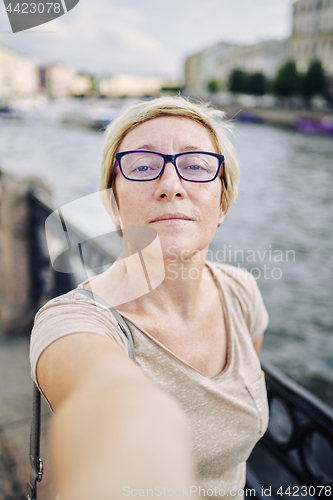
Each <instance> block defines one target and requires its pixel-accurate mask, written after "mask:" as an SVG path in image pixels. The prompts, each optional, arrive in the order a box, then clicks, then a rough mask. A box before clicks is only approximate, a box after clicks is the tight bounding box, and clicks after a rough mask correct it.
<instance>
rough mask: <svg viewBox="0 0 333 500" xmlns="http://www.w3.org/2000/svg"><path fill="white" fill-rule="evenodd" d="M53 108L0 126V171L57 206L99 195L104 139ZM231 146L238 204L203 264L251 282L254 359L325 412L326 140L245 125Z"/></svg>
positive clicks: (329, 299) (331, 202) (328, 329)
mask: <svg viewBox="0 0 333 500" xmlns="http://www.w3.org/2000/svg"><path fill="white" fill-rule="evenodd" d="M53 107H54V109H53V111H52V106H49V108H48V109H46V110H44V111H43V112H40V113H35V114H33V115H31V116H30V117H28V118H26V119H24V120H20V121H16V120H15V121H14V120H13V121H10V120H3V121H1V122H0V167H1V168H2V169H3V170H5V171H8V172H12V173H16V174H20V175H29V176H31V175H36V176H38V177H40V178H42V179H43V180H44V181H45V183H46V184H48V185H49V186H50V187H51V188H52V190H53V194H54V206H55V207H58V206H61V205H63V204H65V203H68V202H70V201H72V200H75V199H77V198H79V197H82V196H85V195H87V194H90V193H93V192H95V191H97V189H98V184H99V165H100V160H101V152H102V146H103V134H102V133H100V132H96V131H91V130H86V129H79V128H70V127H68V126H65V125H62V124H61V123H60V122H59V121H58V120H57V119H56V118H55V115H56V113H55V111H54V110H55V109H56V105H55V104H54V105H53ZM231 139H232V141H233V143H234V144H235V146H236V150H237V153H238V156H239V159H240V164H241V184H240V193H239V199H238V201H237V202H236V204H235V205H234V207H232V208H231V210H230V212H229V213H228V214H227V216H226V219H225V221H224V223H223V224H222V226H221V227H220V228H219V229H218V231H217V233H216V235H215V237H214V240H213V242H212V244H211V247H210V256H211V257H213V259H214V260H217V261H219V262H225V263H230V264H233V265H236V266H237V265H240V266H241V267H245V268H247V269H248V270H249V271H250V272H252V274H253V275H254V276H255V277H256V278H257V280H258V285H259V287H260V290H261V292H262V294H263V297H264V301H265V304H266V307H267V309H268V312H269V315H270V324H269V327H268V330H267V333H266V335H265V340H264V343H263V348H262V357H263V358H265V359H266V360H267V361H269V362H271V363H272V364H274V365H276V366H277V367H279V368H280V369H282V371H284V372H285V373H286V374H288V375H289V376H290V377H291V378H293V379H294V380H296V381H297V382H298V383H300V384H301V385H302V386H304V387H306V388H307V389H309V390H310V391H311V392H313V393H314V394H316V395H317V396H319V397H320V398H321V399H322V400H324V401H325V402H326V403H328V404H329V405H330V406H332V407H333V286H332V283H333V253H332V248H333V196H332V186H333V140H332V138H330V137H324V136H308V135H303V134H301V133H299V132H296V131H292V130H287V129H282V128H277V127H273V126H268V125H263V124H244V123H235V125H234V129H233V134H232V136H231ZM73 216H74V218H76V219H75V220H76V222H77V224H78V225H80V226H81V227H84V224H86V225H87V221H84V220H82V219H81V220H80V213H75V214H74V215H73ZM88 222H89V221H88ZM87 230H89V228H88V229H87Z"/></svg>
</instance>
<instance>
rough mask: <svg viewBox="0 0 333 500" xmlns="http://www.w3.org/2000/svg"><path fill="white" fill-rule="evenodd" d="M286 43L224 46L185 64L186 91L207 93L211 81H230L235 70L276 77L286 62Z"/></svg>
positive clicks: (219, 45)
mask: <svg viewBox="0 0 333 500" xmlns="http://www.w3.org/2000/svg"><path fill="white" fill-rule="evenodd" d="M286 54H287V44H286V41H285V40H266V41H262V42H258V43H255V44H252V45H235V44H228V43H224V42H221V43H219V44H216V45H214V46H212V47H209V48H208V49H205V50H203V51H202V52H200V53H199V54H194V55H192V56H190V57H188V59H187V60H186V62H185V81H186V89H187V91H188V92H190V93H195V94H203V93H205V92H207V84H208V82H209V81H210V80H218V81H220V82H224V83H225V84H226V83H227V81H228V78H229V75H230V73H231V72H232V71H233V70H234V69H236V68H237V69H242V70H243V71H248V72H256V71H260V72H262V73H264V74H265V75H267V76H270V77H272V76H274V75H275V73H276V71H277V69H278V68H279V67H280V66H281V64H283V62H284V61H285V59H286Z"/></svg>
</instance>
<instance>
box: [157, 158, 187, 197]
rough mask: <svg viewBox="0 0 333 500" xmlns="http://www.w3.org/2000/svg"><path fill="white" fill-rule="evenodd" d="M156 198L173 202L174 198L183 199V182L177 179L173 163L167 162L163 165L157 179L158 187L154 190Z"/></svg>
mask: <svg viewBox="0 0 333 500" xmlns="http://www.w3.org/2000/svg"><path fill="white" fill-rule="evenodd" d="M155 194H156V196H157V198H168V199H170V200H173V199H174V198H175V197H176V196H177V197H178V198H183V197H184V196H185V194H186V191H185V189H184V186H183V181H182V179H181V178H180V177H179V175H178V172H177V170H176V167H175V165H174V164H173V163H171V162H169V163H167V164H166V165H165V167H164V170H163V173H162V175H161V177H159V178H158V185H157V188H156V193H155Z"/></svg>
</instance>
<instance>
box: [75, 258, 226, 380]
mask: <svg viewBox="0 0 333 500" xmlns="http://www.w3.org/2000/svg"><path fill="white" fill-rule="evenodd" d="M205 266H206V267H207V268H208V269H209V271H210V272H211V275H212V277H213V279H214V283H215V285H216V286H217V289H218V291H219V296H220V302H221V306H222V311H223V317H224V322H225V329H226V337H227V362H226V365H225V366H224V368H223V370H222V371H221V372H220V373H218V374H217V375H215V377H209V376H208V375H206V374H205V373H202V372H201V371H200V370H198V369H197V368H195V367H194V366H192V365H191V364H190V363H188V362H187V361H185V360H183V359H182V358H180V357H179V356H178V355H177V354H175V353H174V352H172V351H171V350H170V349H168V348H167V347H166V346H165V345H164V344H162V343H161V342H160V341H159V340H157V339H156V338H155V337H153V336H152V335H151V334H150V333H148V332H147V331H146V330H145V329H144V328H142V326H140V325H139V324H138V323H137V322H136V321H135V320H133V319H132V318H131V317H129V316H128V315H127V314H126V313H120V311H118V312H119V313H120V314H121V315H122V316H123V317H124V318H125V319H126V320H127V321H129V322H130V323H132V325H133V326H135V328H137V329H138V330H139V331H140V332H142V333H143V334H144V335H145V336H146V337H148V338H149V339H150V340H151V341H152V342H154V344H156V345H157V346H158V347H159V348H160V349H162V350H163V351H165V352H166V353H167V354H168V355H169V356H171V357H172V358H173V359H174V360H175V361H178V362H179V363H181V364H182V365H185V366H186V367H188V368H190V369H192V370H194V371H195V372H197V373H198V374H199V375H201V376H202V377H204V378H206V379H208V380H217V379H219V378H220V377H221V376H222V375H224V374H225V373H226V372H227V370H228V369H229V366H230V364H231V356H232V337H231V330H230V317H229V312H228V307H227V303H226V297H225V294H224V291H223V288H222V285H221V282H220V280H219V279H218V278H217V276H216V272H215V269H214V263H211V262H208V261H206V262H205ZM86 282H87V281H84V282H82V283H80V284H79V285H78V288H83V286H84V285H85V284H86ZM94 295H95V296H96V298H98V299H101V300H102V302H103V303H104V304H108V302H107V301H105V300H104V299H102V297H99V296H98V295H96V294H94ZM110 307H111V306H110ZM114 309H116V310H117V307H115V308H114Z"/></svg>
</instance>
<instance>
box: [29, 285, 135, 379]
mask: <svg viewBox="0 0 333 500" xmlns="http://www.w3.org/2000/svg"><path fill="white" fill-rule="evenodd" d="M81 332H89V333H96V334H98V335H102V336H103V337H107V338H109V339H110V340H113V341H114V342H116V343H117V344H118V345H119V346H120V347H121V348H122V349H123V351H124V352H125V354H126V355H128V344H127V340H126V337H125V336H124V334H123V333H122V331H121V330H120V328H119V326H118V323H117V321H116V319H115V318H114V316H113V314H112V313H111V311H110V310H109V309H108V308H107V307H105V306H102V305H101V304H97V303H96V302H95V301H94V300H92V299H90V298H89V297H86V296H84V295H82V294H81V293H78V292H75V291H71V292H69V293H67V294H65V295H61V296H59V297H56V298H54V299H52V300H50V301H49V302H47V303H46V304H45V305H44V306H43V307H42V308H41V309H40V310H39V311H38V312H37V314H36V317H35V322H34V326H33V329H32V332H31V339H30V363H31V377H32V379H33V380H34V382H35V383H37V378H36V366H37V362H38V359H39V357H40V355H41V354H42V352H43V351H44V350H45V349H46V348H47V347H48V346H49V345H50V344H52V342H54V341H55V340H58V339H60V338H61V337H64V336H65V335H70V334H72V333H81Z"/></svg>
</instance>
